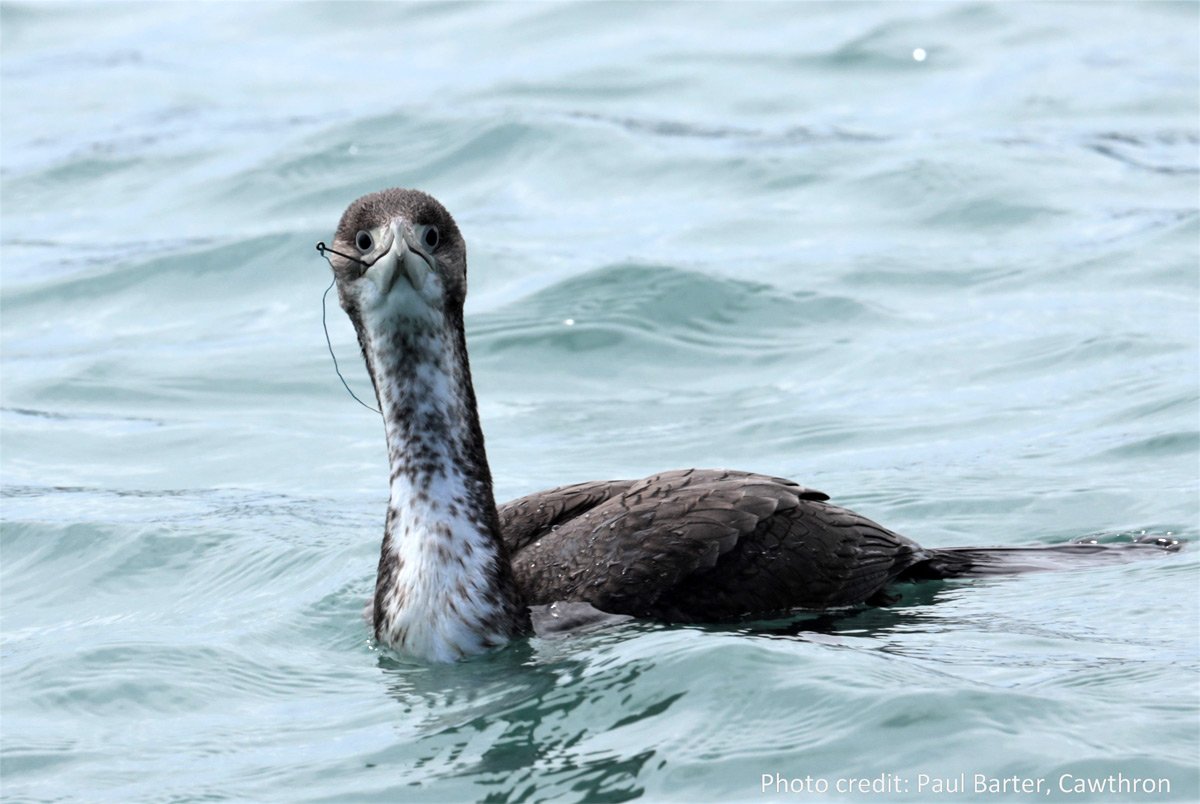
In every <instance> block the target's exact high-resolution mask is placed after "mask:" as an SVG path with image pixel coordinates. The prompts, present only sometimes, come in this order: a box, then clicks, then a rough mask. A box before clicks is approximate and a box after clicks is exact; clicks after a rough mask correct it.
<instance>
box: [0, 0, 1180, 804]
mask: <svg viewBox="0 0 1200 804" xmlns="http://www.w3.org/2000/svg"><path fill="white" fill-rule="evenodd" d="M1198 9H1200V7H1198V6H1197V5H1195V4H1179V5H1172V4H1165V3H1150V2H1147V3H1136V4H1116V3H1106V4H1054V5H1051V4H1036V3H1021V4H1005V5H987V4H972V5H956V4H933V5H909V4H899V3H890V4H879V5H858V4H837V5H815V4H803V5H767V4H738V5H720V4H703V5H687V6H681V5H633V4H612V5H580V4H572V5H565V4H564V5H557V4H556V5H550V4H534V3H526V4H484V5H349V4H347V5H336V6H330V5H318V4H300V5H296V4H293V5H269V4H252V5H251V4H220V5H217V4H204V5H198V6H194V5H191V4H162V5H146V6H123V5H93V6H59V5H26V4H11V3H9V4H4V5H3V6H2V7H0V37H2V39H0V45H2V47H3V69H2V73H0V76H2V81H3V83H2V92H3V95H2V106H0V115H2V117H0V121H2V125H3V128H2V132H0V133H2V146H0V147H2V163H3V164H2V171H0V179H2V188H3V189H2V198H0V201H2V205H3V209H2V212H3V215H2V224H0V237H2V240H0V242H2V247H3V252H2V275H0V280H2V291H3V296H2V307H0V313H2V318H0V321H2V323H0V334H2V338H3V353H2V358H3V374H2V383H3V384H2V404H3V410H2V412H0V425H2V441H0V469H2V473H3V475H2V479H3V498H2V506H3V507H2V516H3V525H2V527H3V533H2V540H0V571H2V574H0V630H2V642H0V644H2V651H0V738H2V761H0V784H2V787H3V794H4V797H5V799H6V800H11V801H52V800H53V801H62V800H89V801H121V802H126V801H191V800H201V799H205V800H233V801H252V800H253V801H286V802H291V801H367V800H381V801H409V800H413V801H417V800H421V801H424V800H433V801H469V800H487V801H495V802H499V801H541V800H551V799H553V800H560V801H576V800H594V801H619V800H626V799H630V798H636V797H639V796H641V797H642V798H644V799H647V800H677V801H758V800H805V799H812V798H814V797H816V795H815V794H813V793H810V792H807V791H806V790H804V789H803V787H802V785H803V784H808V782H804V781H803V780H804V779H805V778H806V777H812V780H811V784H813V785H819V784H820V783H821V782H822V781H824V782H825V783H826V784H828V785H830V791H829V792H828V794H827V796H826V799H827V800H836V801H883V800H890V799H892V798H901V799H905V800H921V801H937V800H955V801H973V800H977V801H1026V800H1034V797H1031V796H1030V795H1027V794H1023V793H1004V792H1000V793H990V792H987V791H986V789H985V790H984V791H976V789H975V776H974V775H975V774H983V775H984V776H985V777H991V778H999V777H1007V776H1014V775H1015V776H1018V777H1022V778H1028V779H1039V778H1040V779H1045V780H1046V782H1045V784H1046V786H1047V788H1048V789H1049V791H1050V796H1049V797H1050V798H1053V799H1055V800H1071V801H1083V800H1098V801H1123V800H1136V801H1155V800H1164V799H1173V800H1196V799H1197V798H1200V781H1198V768H1200V760H1198V756H1200V736H1198V732H1200V677H1198V673H1197V670H1198V668H1200V602H1198V591H1197V589H1198V586H1200V585H1198V584H1197V578H1198V576H1200V572H1198V569H1200V550H1197V549H1196V548H1195V547H1194V546H1192V547H1191V548H1190V549H1187V550H1185V551H1184V552H1182V553H1180V554H1177V555H1174V556H1166V557H1162V558H1159V559H1155V560H1147V561H1143V562H1138V563H1134V564H1128V565H1123V566H1111V567H1105V568H1100V569H1094V570H1089V571H1080V572H1068V573H1059V574H1053V575H1049V574H1048V575H1034V576H1025V577H1020V578H1003V579H995V580H986V581H972V582H957V583H943V584H929V585H925V586H922V587H919V588H914V589H910V590H909V591H908V592H907V593H906V595H905V597H904V598H903V599H902V600H901V601H900V602H899V603H898V604H896V605H894V606H892V607H890V608H886V609H873V610H872V609H864V610H861V611H856V612H850V613H847V614H845V615H844V616H840V617H838V618H835V619H832V620H831V621H828V622H826V621H817V622H813V623H808V624H807V627H805V628H798V629H791V631H794V633H791V632H789V631H788V630H787V629H783V628H779V629H775V630H774V631H770V630H767V629H762V628H760V629H753V630H752V629H748V628H739V627H735V626H726V627H720V628H716V627H713V628H700V627H687V628H684V627H674V628H673V627H665V626H660V625H654V624H633V625H626V626H621V627H614V628H610V629H607V630H601V631H598V632H594V633H589V634H585V635H580V636H577V637H575V638H570V639H559V640H537V639H534V640H529V641H527V642H523V643H520V644H516V645H514V646H512V647H510V648H509V649H507V650H505V651H502V652H500V653H497V654H494V655H490V656H487V657H484V658H481V659H478V660H474V661H470V662H466V663H462V664H459V665H455V666H451V667H436V668H435V667H428V666H423V665H420V664H414V663H411V662H408V661H405V660H402V659H399V658H398V657H395V656H392V655H389V654H388V653H386V652H384V651H381V650H379V649H378V648H376V647H375V646H374V645H373V644H372V643H371V640H370V638H369V634H368V631H367V628H366V627H365V625H364V623H363V622H362V620H361V619H360V610H361V608H362V605H363V602H364V601H365V599H366V598H367V596H368V594H369V593H370V590H371V589H372V586H373V578H374V569H375V561H376V557H377V551H378V543H379V539H380V536H381V532H382V521H383V512H384V504H385V500H386V477H387V475H386V465H385V454H384V450H383V448H382V439H381V428H380V425H379V422H378V419H377V417H376V416H375V415H374V414H372V413H370V412H368V411H365V410H363V409H362V408H361V407H359V406H358V405H357V404H355V403H354V402H353V401H352V400H350V399H349V398H348V397H347V395H346V393H345V391H344V390H343V389H342V387H341V385H340V383H339V382H338V381H337V378H336V376H335V375H334V373H333V370H332V367H331V365H330V361H329V356H328V354H327V353H326V350H325V342H324V336H323V334H322V330H321V307H320V297H321V293H322V291H323V290H324V288H325V286H326V285H327V284H328V281H329V271H328V268H327V266H326V264H325V263H324V262H323V261H322V260H321V259H320V258H319V257H318V256H317V255H316V253H315V252H314V251H313V244H314V243H315V242H316V241H317V240H320V239H326V240H327V239H329V237H330V236H331V234H332V230H333V227H334V225H335V224H336V222H337V219H338V216H339V215H340V214H341V211H342V209H343V208H344V207H345V205H346V204H348V203H349V202H350V201H351V200H352V199H353V198H355V197H356V196H358V195H360V194H362V193H364V192H369V191H371V190H375V189H380V188H383V187H387V186H392V185H404V186H416V187H421V188H424V189H426V190H429V191H430V192H432V193H434V194H435V195H437V196H438V197H439V198H440V199H441V200H442V201H443V202H444V203H445V204H446V205H447V207H448V208H449V209H451V211H452V212H453V213H454V214H455V215H456V217H457V218H458V221H459V223H460V225H461V227H462V229H463V231H464V234H465V236H466V238H467V241H468V244H469V248H470V268H471V295H470V298H469V300H468V306H467V328H468V338H469V344H470V347H471V349H472V356H473V366H474V369H475V383H476V388H477V391H478V393H479V396H480V402H481V414H482V418H483V426H484V429H485V432H486V434H487V438H488V447H489V453H490V457H491V462H492V468H493V473H494V475H495V477H496V482H497V493H498V496H499V497H500V498H501V499H508V498H511V497H514V496H517V495H520V494H524V493H527V492H530V491H534V490H537V489H539V488H544V487H547V486H552V485H557V484H560V483H565V482H570V481H577V480H584V479H592V478H601V477H631V476H640V475H644V474H647V473H649V472H652V471H655V470H659V469H665V468H672V467H680V466H693V465H699V466H730V467H738V468H745V469H754V470H758V471H763V472H768V473H773V474H780V475H785V476H790V477H794V478H796V479H798V480H800V481H802V482H804V483H806V484H808V485H811V486H813V487H816V488H819V489H822V490H824V491H826V492H828V493H829V494H831V495H833V497H834V499H835V500H836V501H838V502H840V503H842V504H845V505H848V506H850V507H853V508H855V509H856V510H859V511H861V512H862V513H864V514H866V515H868V516H871V517H872V518H875V519H877V520H878V521H880V522H882V523H884V524H886V525H888V526H890V527H892V528H894V529H896V530H898V531H900V532H902V533H904V534H906V535H909V536H911V537H913V538H915V539H917V540H918V541H920V542H921V543H923V544H927V545H932V546H942V545H964V544H1001V545H1016V544H1028V543H1051V542H1057V541H1062V540H1066V539H1071V538H1076V537H1080V536H1086V535H1098V536H1099V538H1102V539H1105V540H1109V539H1111V540H1119V539H1121V538H1127V537H1128V536H1129V535H1131V534H1138V533H1141V532H1143V531H1146V532H1150V533H1158V534H1166V533H1172V534H1175V535H1178V536H1181V537H1182V538H1184V539H1186V540H1191V541H1193V542H1195V540H1196V539H1197V537H1200V497H1198V495H1200V493H1198V488H1200V402H1198V398H1200V376H1198V375H1200V371H1198V365H1200V362H1198V349H1197V342H1198V340H1200V312H1198V311H1200V276H1198V270H1197V266H1198V262H1200V246H1198V243H1200V155H1198V151H1200V130H1198V129H1200V123H1198V120H1200V78H1198V75H1200V55H1198V54H1200V44H1198V42H1197V35H1196V31H1197V25H1198V23H1200V13H1198ZM917 48H921V49H923V50H924V52H925V59H924V60H918V59H917V58H915V57H914V51H915V50H916V49H917ZM918 55H919V54H918ZM568 322H570V323H568ZM330 334H331V336H332V339H333V344H334V347H335V348H336V349H337V351H338V354H339V356H340V357H341V359H342V365H343V368H344V369H345V370H346V373H347V377H348V380H349V381H350V383H351V385H352V387H354V388H355V389H356V390H357V391H358V392H359V393H360V395H366V394H369V385H368V381H367V378H366V375H365V372H364V371H363V369H362V367H361V364H360V361H359V359H358V357H357V355H356V347H355V344H354V338H353V333H352V331H351V329H350V326H349V324H348V322H347V321H346V320H345V319H344V317H343V316H342V315H341V313H340V311H338V310H337V309H336V307H335V306H334V305H331V308H330ZM1118 773H1120V774H1122V775H1123V776H1124V777H1136V778H1149V779H1153V780H1160V779H1161V780H1165V781H1166V785H1167V787H1168V788H1169V789H1164V788H1163V787H1162V786H1161V785H1160V789H1159V791H1158V792H1156V793H1153V794H1147V793H1137V794H1133V793H1128V792H1126V793H1117V794H1103V793H1083V794H1078V795H1070V796H1068V795H1066V794H1064V793H1062V792H1061V791H1060V790H1059V789H1058V785H1059V779H1060V777H1061V776H1062V775H1063V774H1071V775H1072V777H1078V778H1081V779H1103V778H1105V777H1107V776H1108V775H1110V774H1114V775H1115V774H1118ZM776 774H778V776H779V778H780V779H783V780H784V784H785V785H788V784H789V783H790V781H789V780H800V782H797V783H794V784H792V788H793V791H792V792H786V793H785V792H782V790H780V791H779V792H776V790H777V788H776V787H775V786H774V780H775V779H776V776H775V775H776ZM922 774H925V775H927V776H928V777H930V779H929V780H927V782H926V783H925V784H924V785H923V786H922V787H921V788H920V789H918V787H919V785H921V782H922V778H923V777H922V776H921V775H922ZM959 774H966V787H967V789H966V790H965V792H963V793H957V794H951V793H949V792H942V793H937V792H936V791H935V790H934V787H933V785H934V782H935V780H945V782H944V783H943V785H944V787H943V790H944V788H945V787H949V786H951V785H953V784H956V783H957V780H958V777H959ZM764 775H767V776H768V777H769V778H770V779H771V780H772V786H771V787H770V789H769V790H767V791H766V792H764V791H763V782H762V780H763V776H764ZM850 778H866V779H868V780H876V781H877V784H879V785H880V786H881V787H880V788H877V789H882V787H883V786H885V785H891V787H890V788H888V789H890V790H891V792H890V793H889V792H872V791H871V790H870V789H866V790H863V789H856V791H855V792H845V793H842V792H839V791H838V789H837V788H838V786H839V784H840V785H841V787H842V788H844V789H845V788H847V787H848V783H847V782H846V780H848V779H850ZM985 787H986V786H985ZM905 790H907V792H905ZM1043 797H1044V796H1043Z"/></svg>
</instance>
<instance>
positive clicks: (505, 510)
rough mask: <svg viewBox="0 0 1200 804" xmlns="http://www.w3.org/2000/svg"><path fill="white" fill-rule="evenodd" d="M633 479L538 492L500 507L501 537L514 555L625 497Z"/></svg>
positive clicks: (601, 481) (582, 484) (579, 484)
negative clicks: (612, 501)
mask: <svg viewBox="0 0 1200 804" xmlns="http://www.w3.org/2000/svg"><path fill="white" fill-rule="evenodd" d="M634 482H635V481H633V480H593V481H591V482H589V483H574V484H572V485H570V486H559V487H557V488H553V489H547V490H546V491H539V492H536V493H534V494H529V495H527V496H525V497H519V498H518V499H515V500H510V501H509V502H506V503H504V504H503V505H501V506H498V509H497V510H498V513H499V514H500V534H501V536H502V537H503V539H504V545H505V547H507V548H508V553H509V555H510V556H511V555H515V554H516V553H517V552H518V551H519V550H521V549H522V548H524V547H525V546H526V545H528V544H529V543H530V542H532V541H534V540H535V539H538V538H541V537H542V536H544V535H546V534H547V533H549V532H551V531H552V530H553V529H554V528H556V527H557V526H558V525H559V524H560V523H562V522H567V521H570V520H571V519H573V518H575V517H578V516H583V515H584V514H585V513H587V512H588V511H589V510H591V509H592V508H595V507H596V506H597V505H599V504H601V503H603V502H605V501H607V500H610V499H612V498H613V497H614V496H618V495H620V494H623V493H624V492H625V491H626V490H627V489H628V488H629V487H630V486H632V485H633V484H634Z"/></svg>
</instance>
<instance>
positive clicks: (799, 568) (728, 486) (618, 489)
mask: <svg viewBox="0 0 1200 804" xmlns="http://www.w3.org/2000/svg"><path fill="white" fill-rule="evenodd" d="M828 499H829V498H828V495H826V494H824V493H822V492H820V491H816V490H814V489H809V488H805V487H804V486H801V485H799V484H797V483H794V482H792V481H790V480H785V479H783V478H776V477H768V476H765V475H757V474H751V473H748V472H734V471H727V470H679V471H674V472H664V473H662V474H658V475H654V476H652V477H648V478H645V479H643V480H638V481H611V482H610V483H591V484H586V483H585V484H579V485H577V486H568V487H564V488H562V489H553V490H551V491H549V492H543V493H541V494H535V495H530V496H529V497H526V498H522V499H521V500H518V501H515V502H514V503H510V504H509V505H508V506H504V508H502V509H501V521H502V523H505V522H507V523H510V525H509V526H515V525H516V524H518V523H519V524H520V525H521V527H519V528H515V530H514V532H513V533H512V534H510V533H507V532H506V533H505V541H506V543H508V544H509V545H510V556H511V559H512V564H513V572H514V576H515V578H516V580H517V583H518V585H519V586H520V587H521V588H522V590H523V591H524V593H525V595H526V600H527V602H528V603H530V604H539V603H550V602H554V601H559V600H582V601H586V602H589V603H591V604H592V605H594V606H596V607H597V608H600V609H603V610H604V611H610V612H618V613H624V614H635V615H638V616H655V617H659V618H662V619H671V620H712V619H726V618H730V617H735V616H738V615H740V614H743V613H746V612H749V611H769V610H782V609H788V608H796V607H811V608H820V607H825V606H829V605H845V604H847V603H855V602H861V601H862V600H864V599H866V598H867V597H869V596H870V595H871V594H873V593H874V592H875V591H877V590H878V588H879V587H880V586H882V585H883V584H885V583H886V582H887V581H888V580H890V578H891V577H894V576H895V575H896V574H897V573H898V572H899V571H900V569H897V568H896V566H897V565H898V564H899V565H902V567H901V569H902V568H903V566H908V564H909V563H911V560H907V558H906V557H907V554H908V553H911V552H912V549H913V548H915V549H918V550H919V548H916V545H914V544H913V543H912V542H909V541H908V540H907V539H904V538H903V537H900V536H897V535H896V534H893V533H891V532H890V531H887V530H885V529H884V528H881V527H880V526H878V525H875V524H874V523H873V522H871V521H870V520H867V519H866V518H864V517H860V516H858V515H857V514H853V513H851V512H849V511H846V510H845V509H842V508H838V507H837V506H834V505H830V504H828V503H827V502H825V501H826V500H828ZM510 508H512V509H514V510H513V511H512V512H511V513H510V512H509V509H510ZM539 511H540V513H537V512H539ZM521 512H524V513H523V514H522V513H521ZM534 522H537V523H538V524H539V526H537V527H535V526H532V525H531V524H530V523H534ZM514 547H515V549H514ZM854 598H856V599H854Z"/></svg>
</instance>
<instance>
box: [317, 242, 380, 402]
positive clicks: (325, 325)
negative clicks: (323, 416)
mask: <svg viewBox="0 0 1200 804" xmlns="http://www.w3.org/2000/svg"><path fill="white" fill-rule="evenodd" d="M326 251H332V252H333V253H334V254H336V255H338V256H339V257H342V258H343V259H347V260H352V261H354V262H356V263H358V264H359V265H366V263H365V262H363V261H362V260H360V259H358V258H357V257H351V256H350V255H349V254H343V253H342V252H340V251H333V249H331V248H329V246H327V245H325V243H324V242H320V243H317V252H318V253H319V254H320V255H321V256H322V257H324V258H325V261H326V262H328V263H329V267H330V268H332V267H333V260H331V259H329V257H328V255H326V254H325V252H326ZM336 283H337V277H336V276H335V277H334V278H333V281H332V282H330V283H329V287H327V288H325V292H324V293H323V294H321V327H322V328H323V329H324V330H325V345H326V346H328V347H329V356H330V357H332V358H333V370H334V371H336V372H337V375H338V379H339V380H341V381H342V385H343V386H344V387H345V388H346V392H347V393H348V394H350V396H352V397H354V401H355V402H357V403H358V404H360V405H362V406H363V407H364V408H366V409H367V410H373V411H375V412H376V413H378V414H379V415H380V416H382V415H383V413H382V412H381V411H380V410H379V408H373V407H371V406H370V405H368V404H367V403H366V402H363V401H362V400H361V399H359V398H358V394H356V393H354V391H352V390H351V389H350V384H349V383H348V382H346V378H345V377H343V376H342V370H341V369H340V368H338V362H337V355H335V354H334V353H333V341H331V340H330V339H329V324H328V323H327V322H326V321H325V308H326V304H325V302H326V299H328V298H329V291H331V290H333V286H334V285H335V284H336Z"/></svg>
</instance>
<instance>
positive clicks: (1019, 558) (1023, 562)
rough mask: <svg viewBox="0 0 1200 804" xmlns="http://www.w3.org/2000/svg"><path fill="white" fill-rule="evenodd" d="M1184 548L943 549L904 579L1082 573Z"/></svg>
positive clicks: (1167, 540)
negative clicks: (1082, 571)
mask: <svg viewBox="0 0 1200 804" xmlns="http://www.w3.org/2000/svg"><path fill="white" fill-rule="evenodd" d="M1182 547H1183V542H1181V541H1180V540H1179V539H1176V538H1174V537H1171V536H1139V537H1137V538H1135V539H1134V540H1133V541H1130V542H1119V543H1107V544H1101V543H1099V542H1097V541H1095V540H1090V539H1089V540H1081V541H1076V542H1069V543H1067V544H1051V545H1039V546H1035V547H943V548H938V549H930V550H927V551H926V552H927V553H928V558H926V559H925V560H924V561H920V562H918V563H916V564H914V565H913V566H912V567H910V568H909V569H908V571H906V572H905V573H904V575H903V576H902V579H904V580H914V581H915V580H936V579H944V578H981V577H987V576H990V575H1014V574H1017V573H1022V572H1044V571H1048V570H1062V569H1083V568H1085V567H1094V566H1101V565H1110V564H1124V563H1126V562H1129V561H1136V560H1138V559H1141V558H1149V557H1151V556H1154V555H1161V554H1162V553H1175V552H1178V551H1179V550H1180V549H1182Z"/></svg>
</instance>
